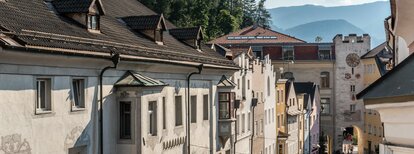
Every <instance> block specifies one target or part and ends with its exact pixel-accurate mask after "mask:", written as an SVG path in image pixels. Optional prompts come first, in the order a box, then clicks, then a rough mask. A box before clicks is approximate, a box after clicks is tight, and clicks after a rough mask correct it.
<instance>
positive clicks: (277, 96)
mask: <svg viewBox="0 0 414 154" xmlns="http://www.w3.org/2000/svg"><path fill="white" fill-rule="evenodd" d="M279 102H280V96H279V90H276V103H279Z"/></svg>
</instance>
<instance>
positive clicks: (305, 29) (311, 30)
mask: <svg viewBox="0 0 414 154" xmlns="http://www.w3.org/2000/svg"><path fill="white" fill-rule="evenodd" d="M284 33H286V34H289V35H291V36H295V37H297V38H301V39H303V40H305V41H307V42H314V41H315V38H316V37H317V36H321V37H322V39H323V40H322V42H331V41H332V39H333V37H334V36H335V35H336V34H350V33H355V34H359V35H362V34H363V33H365V32H364V31H363V30H362V29H360V28H358V27H356V26H355V25H353V24H351V23H349V22H347V21H345V20H342V19H340V20H322V21H315V22H311V23H307V24H303V25H299V26H296V27H293V28H289V29H286V30H285V31H284Z"/></svg>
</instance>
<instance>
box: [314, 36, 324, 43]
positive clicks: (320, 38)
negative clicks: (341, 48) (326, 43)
mask: <svg viewBox="0 0 414 154" xmlns="http://www.w3.org/2000/svg"><path fill="white" fill-rule="evenodd" d="M322 40H323V38H322V37H321V36H316V38H315V42H316V43H320V42H322Z"/></svg>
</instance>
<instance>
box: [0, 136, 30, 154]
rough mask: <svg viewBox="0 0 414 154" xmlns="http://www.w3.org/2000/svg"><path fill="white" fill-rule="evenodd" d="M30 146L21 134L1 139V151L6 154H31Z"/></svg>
mask: <svg viewBox="0 0 414 154" xmlns="http://www.w3.org/2000/svg"><path fill="white" fill-rule="evenodd" d="M31 150H32V149H31V148H30V144H29V142H28V141H27V140H26V139H23V140H22V135H21V134H12V135H7V136H2V137H1V145H0V151H3V152H4V153H5V154H30V153H31Z"/></svg>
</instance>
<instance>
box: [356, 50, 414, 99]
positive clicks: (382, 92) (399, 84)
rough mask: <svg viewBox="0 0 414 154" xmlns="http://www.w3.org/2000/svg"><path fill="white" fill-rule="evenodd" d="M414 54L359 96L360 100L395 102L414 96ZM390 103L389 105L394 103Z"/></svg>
mask: <svg viewBox="0 0 414 154" xmlns="http://www.w3.org/2000/svg"><path fill="white" fill-rule="evenodd" d="M413 68H414V54H411V55H409V56H408V57H407V58H406V59H404V60H403V61H402V62H401V63H399V64H398V65H397V66H395V68H393V69H392V70H390V71H388V72H387V73H386V74H385V75H384V76H381V78H379V79H378V80H376V81H375V82H374V83H372V84H371V85H369V86H368V87H367V88H365V89H364V90H363V91H361V92H360V93H359V94H358V95H357V98H358V99H383V98H392V99H393V102H399V101H406V99H398V97H407V96H413V95H414V82H413V76H414V71H412V70H413ZM393 102H389V103H393Z"/></svg>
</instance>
